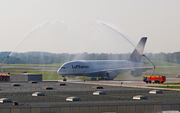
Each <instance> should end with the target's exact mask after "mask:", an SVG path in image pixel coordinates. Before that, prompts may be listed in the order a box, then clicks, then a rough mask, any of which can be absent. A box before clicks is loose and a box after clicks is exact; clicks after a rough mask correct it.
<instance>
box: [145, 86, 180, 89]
mask: <svg viewBox="0 0 180 113" xmlns="http://www.w3.org/2000/svg"><path fill="white" fill-rule="evenodd" d="M148 87H157V88H174V89H180V86H169V85H167V86H148Z"/></svg>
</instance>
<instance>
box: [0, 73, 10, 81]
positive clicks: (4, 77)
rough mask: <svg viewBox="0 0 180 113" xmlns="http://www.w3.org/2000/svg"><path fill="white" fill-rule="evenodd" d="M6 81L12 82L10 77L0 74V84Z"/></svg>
mask: <svg viewBox="0 0 180 113" xmlns="http://www.w3.org/2000/svg"><path fill="white" fill-rule="evenodd" d="M4 81H10V75H9V74H2V73H0V82H4Z"/></svg>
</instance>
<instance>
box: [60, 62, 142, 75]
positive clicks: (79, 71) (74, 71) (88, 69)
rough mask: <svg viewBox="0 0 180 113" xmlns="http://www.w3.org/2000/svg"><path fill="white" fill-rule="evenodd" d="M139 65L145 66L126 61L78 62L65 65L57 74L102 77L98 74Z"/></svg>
mask: <svg viewBox="0 0 180 113" xmlns="http://www.w3.org/2000/svg"><path fill="white" fill-rule="evenodd" d="M139 65H143V63H141V62H132V61H125V60H78V61H70V62H67V63H65V64H63V65H62V66H61V67H60V68H59V69H58V71H57V73H58V74H59V75H62V76H90V77H102V76H99V75H98V74H97V72H102V71H104V70H108V69H119V68H126V67H128V68H130V67H135V66H139ZM93 73H94V74H96V76H95V75H93ZM118 74H121V73H118Z"/></svg>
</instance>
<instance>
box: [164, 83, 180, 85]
mask: <svg viewBox="0 0 180 113" xmlns="http://www.w3.org/2000/svg"><path fill="white" fill-rule="evenodd" d="M163 85H180V83H164V84H163Z"/></svg>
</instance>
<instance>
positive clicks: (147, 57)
mask: <svg viewBox="0 0 180 113" xmlns="http://www.w3.org/2000/svg"><path fill="white" fill-rule="evenodd" d="M142 56H143V57H145V58H146V59H147V60H148V61H149V62H150V63H151V64H152V65H153V66H154V68H153V71H152V73H151V76H153V74H154V70H155V68H156V66H155V65H154V64H153V63H152V62H151V61H150V60H149V59H148V57H146V55H145V54H142Z"/></svg>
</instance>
